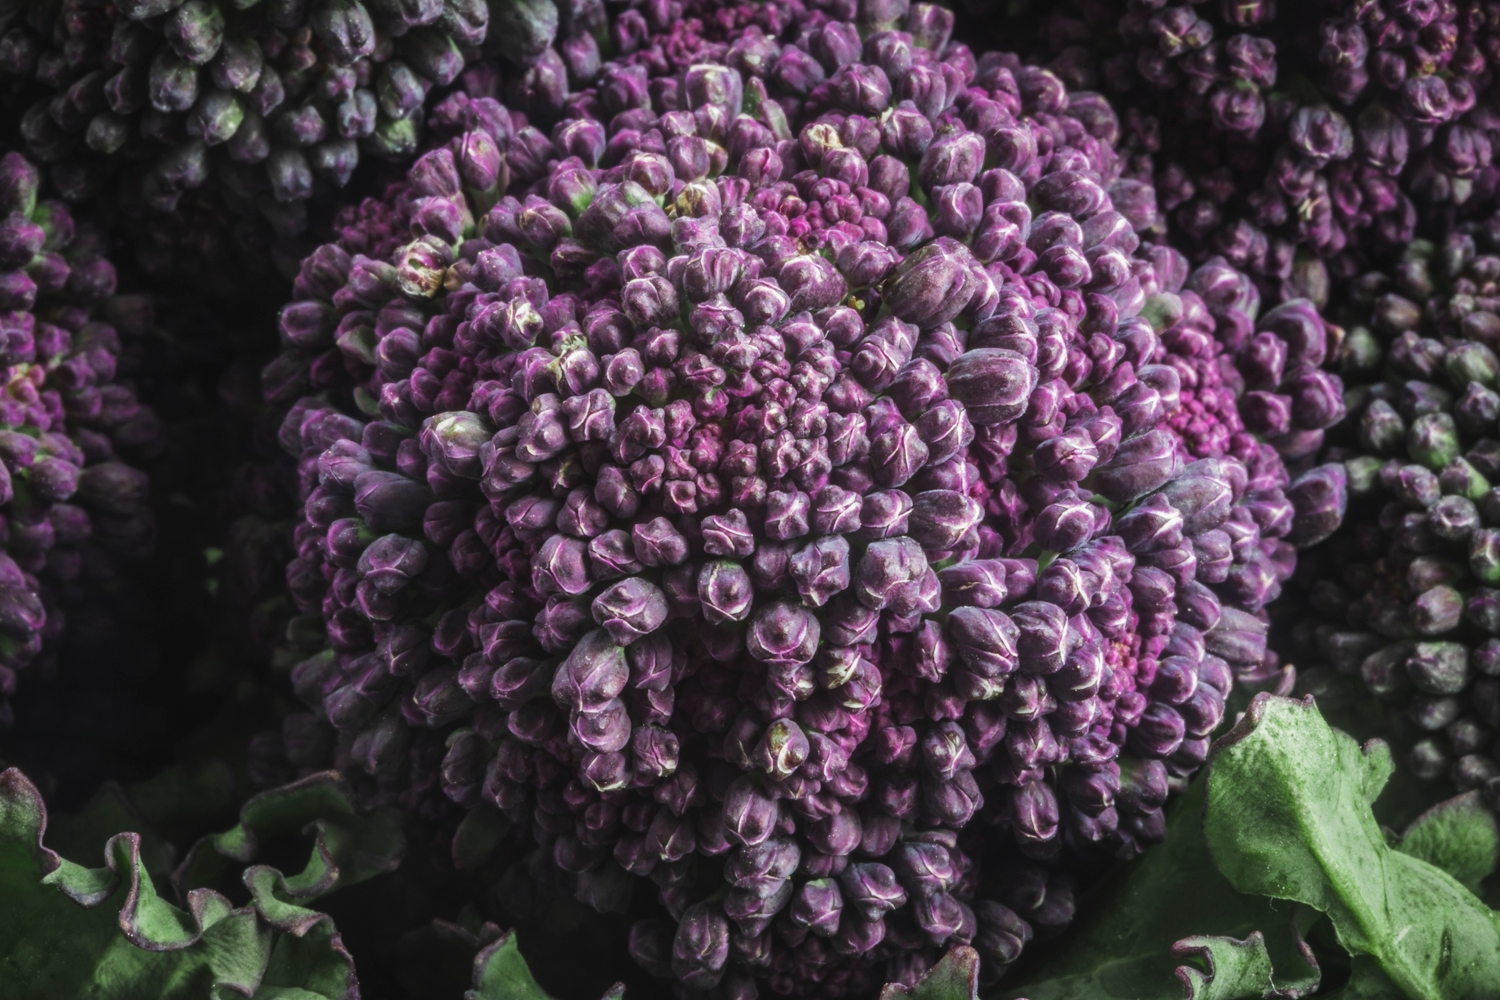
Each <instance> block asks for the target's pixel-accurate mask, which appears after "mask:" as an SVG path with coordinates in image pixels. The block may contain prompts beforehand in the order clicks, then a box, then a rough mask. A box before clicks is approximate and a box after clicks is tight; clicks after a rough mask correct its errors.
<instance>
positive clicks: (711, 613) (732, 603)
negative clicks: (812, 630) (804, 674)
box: [642, 559, 817, 662]
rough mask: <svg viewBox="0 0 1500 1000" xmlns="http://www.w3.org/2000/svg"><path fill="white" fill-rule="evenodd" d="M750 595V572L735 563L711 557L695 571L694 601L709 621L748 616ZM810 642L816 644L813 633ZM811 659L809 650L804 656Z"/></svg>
mask: <svg viewBox="0 0 1500 1000" xmlns="http://www.w3.org/2000/svg"><path fill="white" fill-rule="evenodd" d="M642 561H643V562H644V561H645V560H642ZM754 598H755V587H754V585H753V584H752V583H751V582H750V574H749V573H747V572H745V568H744V567H743V566H741V565H740V564H739V563H736V562H729V561H727V560H723V559H720V560H715V561H713V562H709V563H705V564H704V566H703V569H702V570H701V572H700V573H699V574H698V600H699V601H700V602H702V605H703V617H704V618H705V619H706V620H707V621H708V622H709V623H710V624H713V625H721V624H727V623H729V622H742V621H744V620H745V619H746V618H748V617H749V616H750V607H751V604H752V603H753V601H754ZM814 626H816V620H814ZM813 645H814V647H816V645H817V636H816V634H814V636H813ZM811 658H812V654H811V652H809V653H808V659H811ZM804 662H805V661H804Z"/></svg>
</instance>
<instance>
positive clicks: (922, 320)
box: [886, 237, 1029, 394]
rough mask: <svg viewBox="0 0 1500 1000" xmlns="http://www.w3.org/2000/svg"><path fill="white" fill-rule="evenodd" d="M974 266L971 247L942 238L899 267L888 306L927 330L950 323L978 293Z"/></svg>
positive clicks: (891, 283) (892, 280)
mask: <svg viewBox="0 0 1500 1000" xmlns="http://www.w3.org/2000/svg"><path fill="white" fill-rule="evenodd" d="M974 264H975V261H974V257H973V255H972V254H971V253H970V252H969V249H968V248H967V247H965V246H964V245H963V244H961V243H958V242H957V241H955V240H952V239H949V238H947V237H939V238H938V239H936V240H934V241H933V242H932V243H930V244H928V245H927V246H924V247H922V248H921V249H920V250H917V251H916V252H915V253H913V254H911V255H910V256H909V257H907V258H906V260H904V261H902V262H901V264H900V266H899V267H897V268H896V271H895V273H894V274H893V275H892V276H891V278H890V280H889V281H888V282H887V286H886V304H887V306H888V307H889V308H890V310H891V312H892V313H894V314H895V315H896V316H897V317H899V318H901V319H903V320H906V321H907V322H909V323H915V324H916V325H918V326H920V327H922V328H923V329H928V328H931V327H934V326H938V325H941V324H943V323H947V322H949V321H950V320H952V319H953V318H954V317H956V316H957V315H958V314H959V313H961V312H963V310H964V309H965V308H966V307H967V306H968V305H969V301H970V300H971V299H972V298H973V297H974V293H975V292H976V291H977V290H978V284H977V282H976V281H975V279H974V275H973V271H972V267H973V265H974ZM1028 394H1029V393H1028Z"/></svg>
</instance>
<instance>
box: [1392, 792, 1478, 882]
mask: <svg viewBox="0 0 1500 1000" xmlns="http://www.w3.org/2000/svg"><path fill="white" fill-rule="evenodd" d="M1393 846H1394V847H1395V848H1396V850H1398V851H1401V852H1402V853H1404V854H1410V855H1411V856H1412V857H1414V858H1421V859H1422V860H1423V861H1425V862H1427V863H1428V864H1430V865H1434V866H1436V867H1438V868H1441V869H1442V870H1443V871H1445V872H1447V873H1448V874H1449V875H1452V876H1453V877H1454V878H1455V879H1457V880H1458V881H1459V882H1460V883H1461V884H1462V885H1463V886H1464V888H1466V889H1468V890H1469V891H1470V892H1474V893H1477V892H1478V891H1479V883H1480V882H1483V881H1484V880H1485V879H1486V878H1487V877H1489V874H1490V872H1493V871H1494V870H1495V862H1496V859H1497V857H1500V825H1497V824H1496V822H1495V814H1494V813H1492V812H1490V811H1489V810H1488V809H1486V808H1485V807H1484V803H1483V802H1482V801H1481V800H1480V797H1479V792H1477V791H1473V792H1465V793H1464V794H1463V795H1459V796H1456V797H1454V798H1451V799H1449V800H1448V801H1446V802H1439V803H1438V804H1437V805H1435V806H1433V807H1432V808H1431V809H1429V810H1427V811H1426V812H1425V813H1423V814H1422V815H1420V816H1418V817H1417V818H1416V819H1415V820H1413V821H1412V824H1411V826H1409V827H1407V828H1406V832H1405V833H1403V834H1402V835H1401V839H1400V840H1399V841H1397V842H1396V843H1395V844H1394V845H1393Z"/></svg>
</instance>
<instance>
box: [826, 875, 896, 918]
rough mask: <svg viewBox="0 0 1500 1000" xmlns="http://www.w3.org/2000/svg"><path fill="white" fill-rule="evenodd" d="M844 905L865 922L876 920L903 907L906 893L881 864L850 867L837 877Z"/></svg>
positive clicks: (894, 877)
mask: <svg viewBox="0 0 1500 1000" xmlns="http://www.w3.org/2000/svg"><path fill="white" fill-rule="evenodd" d="M838 882H839V888H840V889H842V890H843V896H844V902H845V903H846V904H847V905H848V906H849V907H851V908H852V909H853V910H854V911H855V912H856V913H858V914H859V915H860V917H862V918H863V919H865V920H868V921H872V922H873V921H876V920H880V919H881V918H882V917H884V916H885V915H886V914H887V913H892V912H894V911H895V910H898V909H900V908H901V907H902V906H904V905H905V904H906V890H905V889H903V888H902V887H901V884H900V883H899V882H897V881H896V873H895V872H893V871H891V870H890V868H888V867H886V866H885V865H882V864H878V863H874V862H867V863H857V864H852V865H850V866H849V867H847V868H845V869H844V871H843V873H842V874H840V875H839V878H838Z"/></svg>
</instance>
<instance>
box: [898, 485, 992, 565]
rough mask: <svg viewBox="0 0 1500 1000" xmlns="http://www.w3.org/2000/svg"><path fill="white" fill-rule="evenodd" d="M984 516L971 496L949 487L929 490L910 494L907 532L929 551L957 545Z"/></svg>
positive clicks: (979, 506)
mask: <svg viewBox="0 0 1500 1000" xmlns="http://www.w3.org/2000/svg"><path fill="white" fill-rule="evenodd" d="M983 516H984V508H983V507H982V506H981V505H980V504H979V503H978V502H977V501H975V500H972V499H970V498H969V497H966V496H963V495H962V494H959V493H955V492H953V491H952V490H929V491H928V492H926V493H918V494H917V495H916V496H915V497H913V498H912V513H911V529H910V530H911V536H912V537H913V538H915V539H916V540H917V542H918V543H919V544H920V545H921V546H922V547H923V548H924V549H927V550H929V551H942V550H947V549H952V548H955V547H957V545H958V542H959V540H960V539H962V538H963V537H964V536H965V535H966V534H967V533H968V532H969V530H970V529H971V528H973V527H974V526H975V525H976V524H978V523H979V521H980V519H981V518H982V517H983Z"/></svg>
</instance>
